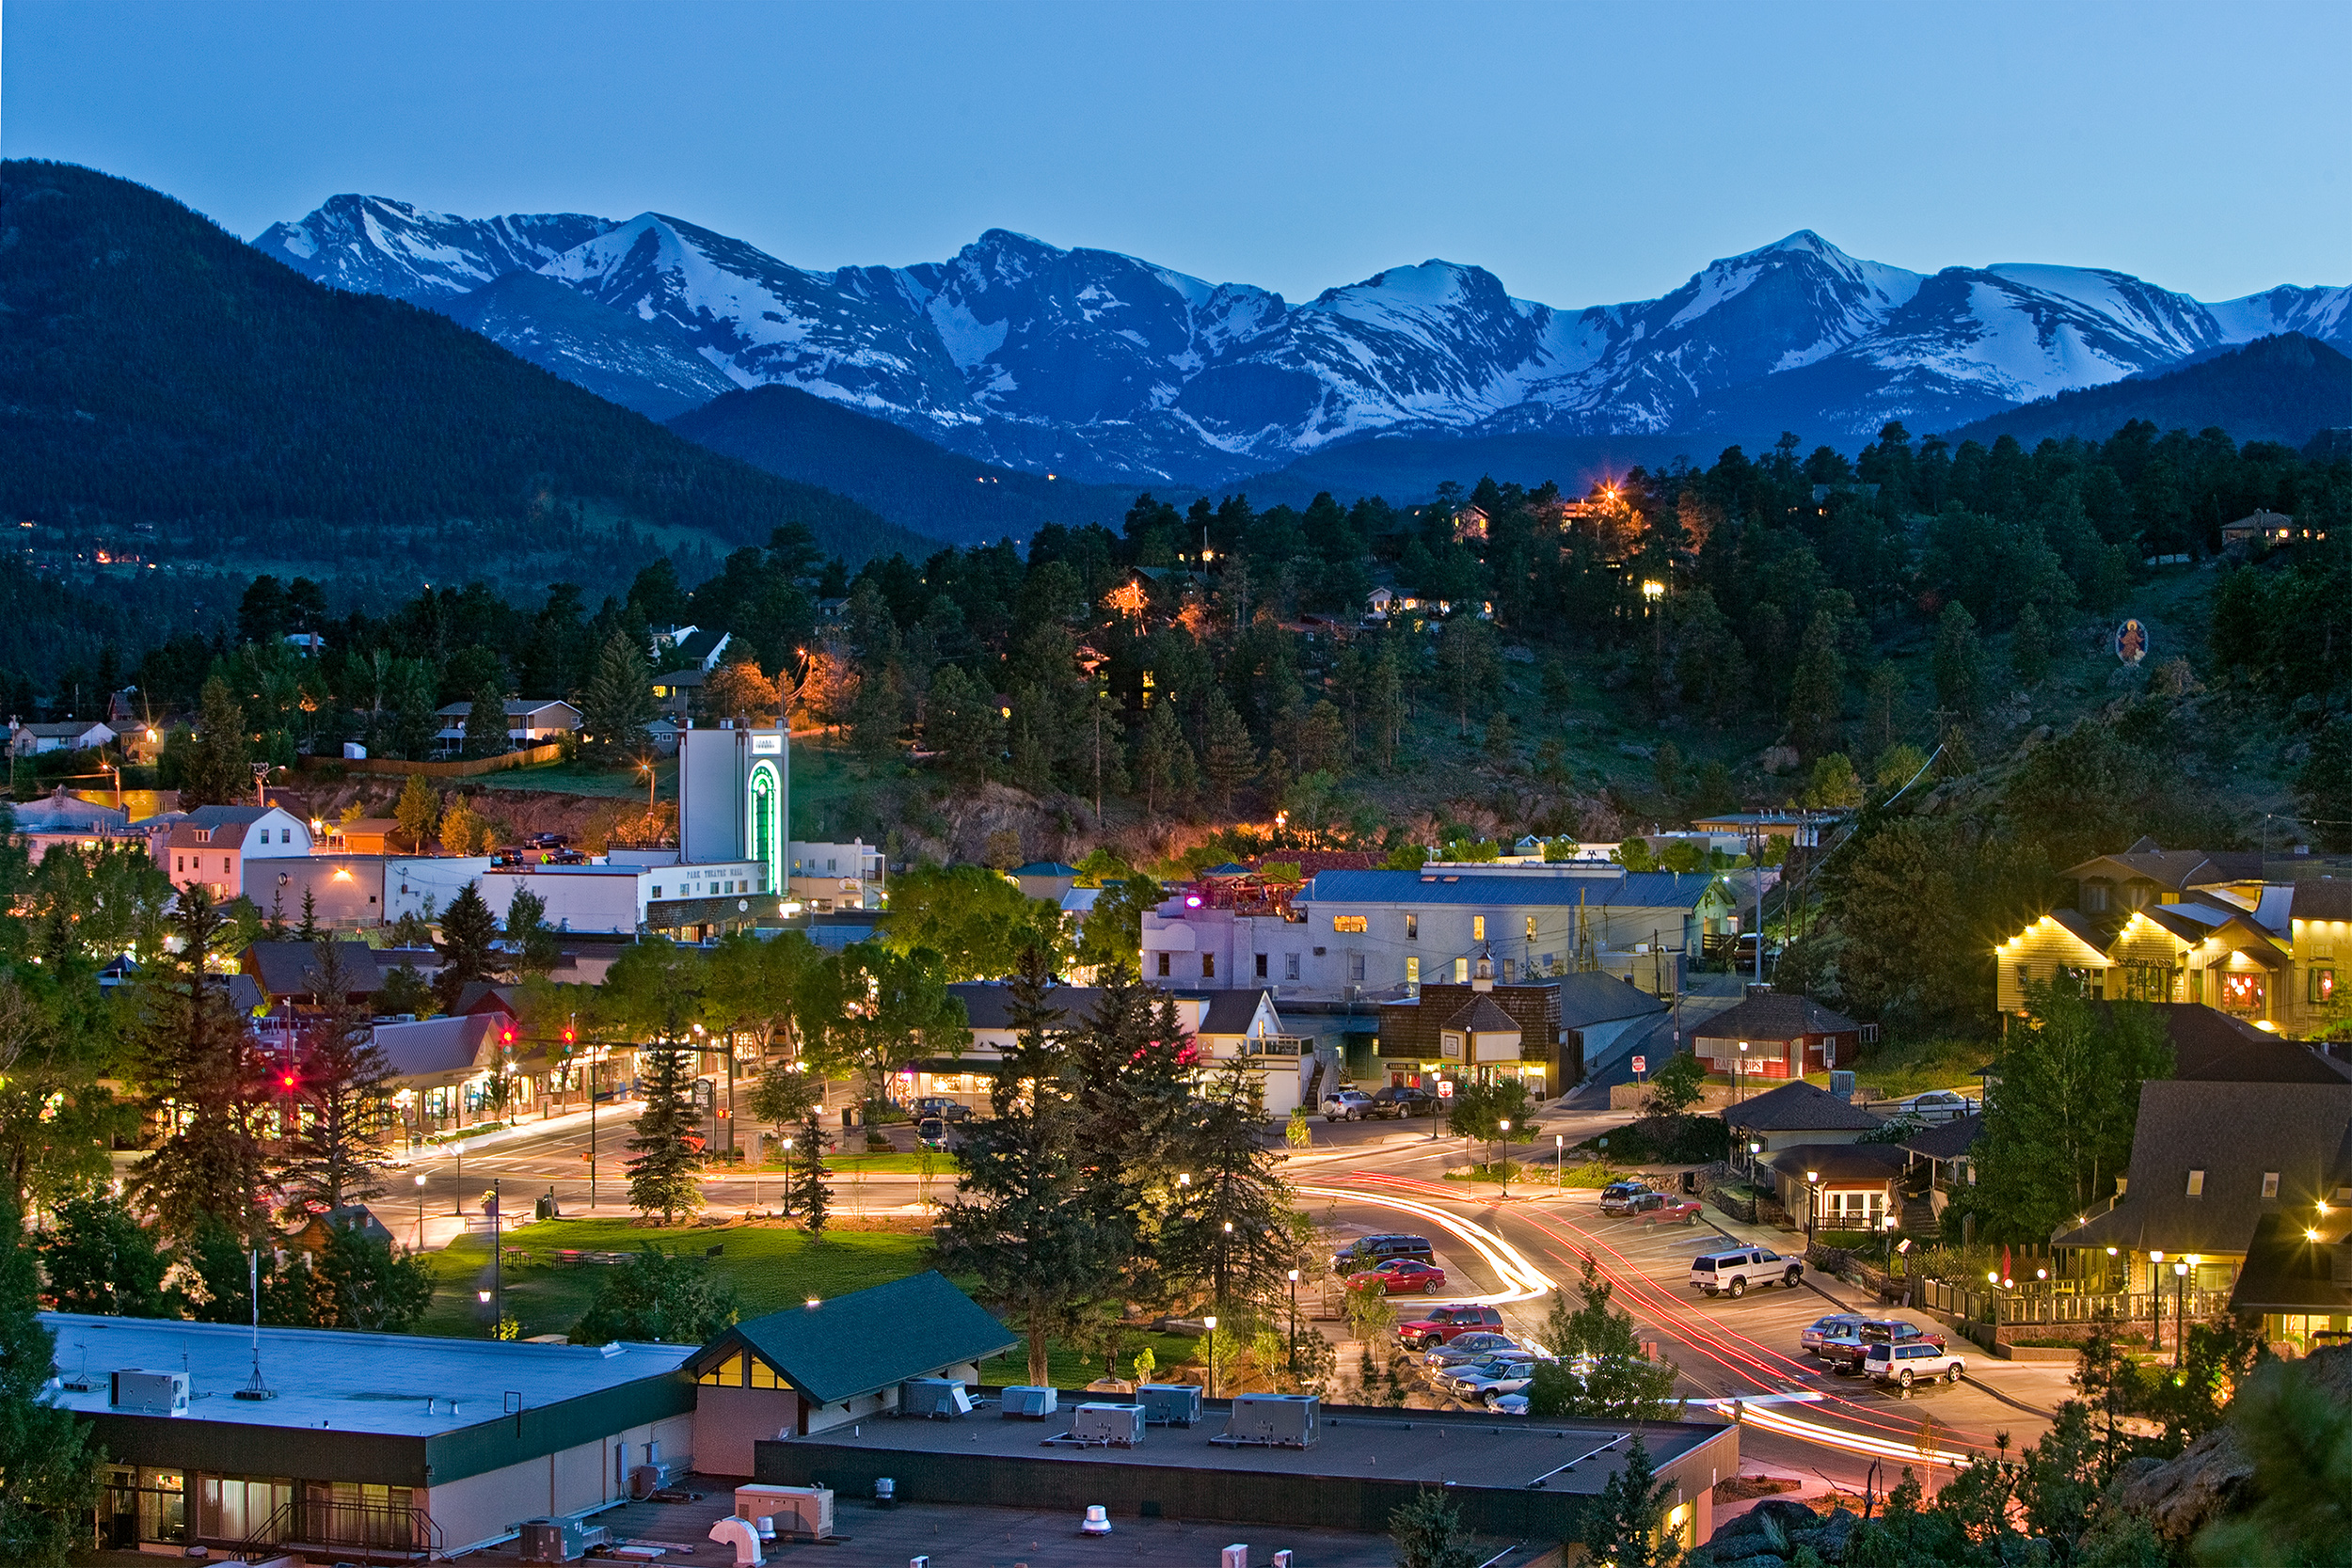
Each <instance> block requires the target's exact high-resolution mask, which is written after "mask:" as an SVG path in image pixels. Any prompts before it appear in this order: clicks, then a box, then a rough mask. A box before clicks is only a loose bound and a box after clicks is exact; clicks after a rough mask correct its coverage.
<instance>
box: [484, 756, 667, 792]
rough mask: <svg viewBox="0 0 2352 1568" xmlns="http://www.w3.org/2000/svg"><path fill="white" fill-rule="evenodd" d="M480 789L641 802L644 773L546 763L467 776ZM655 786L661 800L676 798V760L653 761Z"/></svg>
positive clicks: (575, 764) (643, 790) (624, 769)
mask: <svg viewBox="0 0 2352 1568" xmlns="http://www.w3.org/2000/svg"><path fill="white" fill-rule="evenodd" d="M466 784H467V785H468V786H469V787H471V788H480V789H544V790H549V791H552V792H553V793H555V794H558V795H612V796H617V797H621V798H623V799H628V800H638V801H643V800H644V798H645V775H644V774H643V773H640V772H639V771H637V769H636V768H590V767H588V766H586V765H584V764H581V763H577V762H546V763H541V764H540V765H539V766H538V767H536V768H501V769H500V770H499V771H497V772H495V773H484V774H481V775H479V776H477V777H474V778H470V779H468V780H467V781H466ZM654 788H655V789H656V790H657V791H658V792H659V793H660V798H661V799H662V800H676V799H677V759H676V758H675V757H673V758H671V759H670V760H669V761H667V762H657V763H655V764H654Z"/></svg>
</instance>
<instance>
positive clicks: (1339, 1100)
mask: <svg viewBox="0 0 2352 1568" xmlns="http://www.w3.org/2000/svg"><path fill="white" fill-rule="evenodd" d="M1371 1114H1372V1096H1370V1095H1368V1094H1366V1093H1365V1092H1364V1091H1363V1090H1361V1089H1334V1090H1332V1091H1331V1092H1330V1093H1329V1094H1327V1095H1325V1096H1324V1097H1323V1119H1324V1120H1326V1121H1361V1120H1363V1119H1364V1117H1367V1116H1370V1115H1371Z"/></svg>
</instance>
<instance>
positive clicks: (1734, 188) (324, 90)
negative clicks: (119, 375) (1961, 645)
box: [0, 0, 2352, 306]
mask: <svg viewBox="0 0 2352 1568" xmlns="http://www.w3.org/2000/svg"><path fill="white" fill-rule="evenodd" d="M5 25H6V31H5V37H4V38H0V150H5V151H6V152H7V154H8V155H9V156H11V157H44V158H61V159H69V160H72V161H74V162H78V163H84V164H88V165H91V166H96V167H98V168H102V169H105V170H108V171H110V172H112V173H116V174H120V175H124V176H127V177H129V178H132V179H135V180H138V181H142V182H146V183H149V184H151V185H154V186H156V187H158V188H160V189H162V190H164V191H166V192H168V193H169V194H171V195H173V196H176V197H178V198H181V199H182V200H184V201H186V202H187V203H189V204H190V205H191V206H193V207H195V208H197V209H198V210H199V211H201V212H204V213H207V214H211V215H212V216H213V217H214V218H215V219H217V220H218V221H219V222H221V223H222V224H224V225H225V226H227V227H228V228H230V229H231V230H235V231H236V232H237V233H239V234H242V235H245V236H247V237H250V236H252V235H253V234H255V233H257V232H259V231H260V230H262V228H264V227H265V226H267V225H268V224H269V223H270V222H272V221H273V220H276V219H278V218H291V217H297V216H299V215H301V214H304V213H306V212H308V211H310V208H312V207H313V206H315V205H316V204H317V203H318V202H319V201H320V200H321V199H322V198H325V197H326V196H328V195H330V194H332V193H334V192H338V191H362V192H367V193H370V194H374V195H382V196H389V197H395V198H402V199H405V200H409V201H414V202H417V203H419V204H421V205H423V206H428V207H434V208H437V209H439V210H441V211H445V212H452V213H460V214H468V215H483V214H493V213H501V212H533V211H538V212H545V211H551V210H562V211H578V212H588V213H596V214H603V215H605V216H608V217H612V218H623V217H628V216H629V215H632V214H635V213H638V212H641V211H644V210H646V209H653V210H656V211H660V212H663V213H668V214H673V215H675V216H678V217H682V218H686V219H689V220H691V221H693V222H696V223H700V224H704V225H706V226H707V227H709V228H712V229H716V230H721V231H723V232H725V233H728V234H733V235H738V236H740V237H742V238H744V239H746V240H749V241H751V242H752V243H753V244H755V245H759V246H760V247H761V248H763V249H766V250H768V251H771V253H773V254H775V255H777V256H779V257H782V258H783V259H785V260H787V261H793V262H796V263H799V264H801V265H804V266H820V267H830V266H836V265H841V264H844V263H851V262H856V263H873V262H882V263H891V264H902V263H905V262H909V261H923V260H936V259H944V258H946V257H947V256H949V255H951V254H953V252H954V251H955V250H956V248H957V247H958V246H960V245H963V244H964V243H966V242H968V241H969V240H971V239H972V238H973V237H974V236H975V235H977V233H978V232H979V231H980V230H983V229H986V228H989V227H992V226H998V227H1003V228H1008V229H1015V230H1022V231H1024V232H1026V233H1030V234H1034V235H1037V236H1039V237H1040V238H1042V239H1045V240H1047V241H1050V242H1052V243H1054V244H1057V245H1096V246H1101V247H1104V248H1108V249H1114V250H1121V251H1126V252H1128V253H1130V254H1133V255H1137V256H1141V257H1145V258H1148V259H1150V260H1152V261H1156V262H1159V263H1161V264H1164V265H1167V266H1170V267H1174V268H1177V269H1179V270H1181V271H1184V272H1188V273H1192V274H1195V275H1197V276H1200V277H1206V278H1209V279H1211V280H1213V281H1225V280H1237V281H1246V282H1250V283H1256V284H1260V285H1263V286H1265V287H1269V288H1273V289H1278V290H1279V291H1280V292H1281V293H1283V294H1284V295H1285V296H1286V297H1288V298H1291V299H1293V300H1297V299H1302V298H1307V297H1311V295H1312V294H1314V293H1317V292H1318V291H1320V290H1322V289H1324V288H1327V287H1329V286H1333V285H1337V284H1343V283H1348V282H1353V281H1356V280H1358V279H1359V278H1362V277H1366V276H1368V275H1370V274H1371V273H1373V272H1375V271H1377V270H1379V269H1380V268H1382V267H1384V266H1390V265H1393V264H1397V263H1408V262H1414V261H1422V260H1424V259H1426V258H1428V257H1432V256H1442V257H1445V258H1447V259H1449V260H1453V261H1469V262H1476V263H1479V264H1481V265H1484V266H1486V267H1487V268H1489V269H1490V270H1492V271H1493V272H1495V273H1496V274H1497V275H1498V276H1500V277H1502V281H1503V283H1504V284H1505V286H1506V287H1508V288H1509V289H1510V290H1511V292H1512V293H1516V294H1518V295H1520V296H1522V297H1525V298H1533V299H1540V300H1543V301H1546V302H1547V303H1550V304H1554V305H1563V306H1581V305H1589V304H1599V303H1607V302H1612V301H1616V300H1623V299H1635V298H1645V297H1649V296H1653V295H1656V294H1659V293H1663V292H1665V291H1666V290H1668V289H1671V288H1673V287H1675V286H1676V285H1677V284H1679V283H1680V282H1681V281H1682V280H1683V279H1684V278H1685V277H1688V276H1689V275H1690V274H1691V273H1692V272H1693V271H1694V270H1696V269H1697V268H1699V267H1701V266H1703V265H1704V264H1705V263H1706V262H1707V261H1709V260H1710V259H1712V258H1715V257H1719V256H1725V255H1731V254H1734V253H1736V252H1739V251H1741V250H1747V249H1751V248H1754V247H1755V246H1757V245H1764V244H1767V243H1769V242H1771V241H1772V240H1774V239H1777V238H1779V237H1780V236H1781V235H1783V234H1786V233H1788V232H1789V231H1791V230H1797V229H1807V228H1809V229H1813V230H1818V231H1820V233H1821V234H1822V235H1824V236H1825V237H1827V238H1828V239H1829V240H1831V241H1832V242H1833V243H1835V244H1836V245H1840V246H1842V247H1844V248H1845V249H1846V250H1848V251H1850V252H1851V253H1853V254H1855V255H1858V256H1863V257H1867V258H1871V259H1874V260H1878V261H1889V262H1894V263H1896V264H1898V265H1901V266H1906V267H1912V268H1915V269H1919V270H1923V271H1932V270H1934V269H1935V268H1937V267H1941V266H1947V265H1954V264H1985V263H1990V262H1995V261H2050V262H2065V263H2073V264H2079V265H2095V266H2108V267H2115V268H2118V269H2121V270H2123V271H2126V272H2132V273H2136V274H2138V275H2140V276H2142V277H2146V278H2148V279H2150V280H2151V281H2153V282H2156V283H2160V284H2163V285H2165V286H2167V287H2169V288H2174V289H2181V290H2185V291H2186V292H2188V293H2193V294H2196V295H2198V296H2199V297H2201V298H2205V299H2220V298H2226V297H2230V296H2234V295H2238V294H2244V293H2251V292H2253V291H2255V290H2258V289H2262V288H2266V287H2269V286H2270V285H2273V284H2278V283H2344V282H2352V178H2347V174H2346V163H2347V160H2348V159H2352V93H2347V92H2346V91H2345V90H2344V80H2345V77H2344V72H2345V63H2346V61H2347V60H2352V4H2347V3H2346V0H2322V3H2318V4H2296V3H2289V0H2271V3H2267V4H2252V5H2249V4H2243V3H2240V4H2233V5H2196V4H2187V3H2181V0H2170V3H2168V0H2157V3H2154V4H2150V3H2148V0H2135V3H2132V4H2116V5H2106V4H2074V5H2068V4H2059V3H2053V0H2036V3H2033V4H2026V5H2010V4H1994V3H1971V4H1965V5H1962V4H1953V3H1948V0H1947V3H1945V4H1940V5H1927V4H1901V3H1898V4H1894V5H1864V4H1845V5H1819V4H1800V3H1795V0H1779V3H1772V4H1748V3H1741V4H1715V5H1707V4H1685V5H1672V4H1661V3H1656V0H1653V3H1648V4H1633V5H1614V4H1587V5H1571V4H1551V5H1513V4H1503V3H1500V0H1487V3H1483V4H1477V5H1457V6H1445V5H1437V4H1425V3H1424V4H1391V3H1384V0H1351V3H1347V4H1309V3H1289V4H1283V3H1266V0H1258V3H1252V4H1232V5H1229V4H1184V5H1179V4H1146V3H1137V0H1093V3H1089V4H1062V3H1054V0H1028V3H1023V4H961V5H934V4H914V3H901V4H889V3H873V4H849V3H834V4H813V3H803V4H785V3H765V4H753V3H739V0H693V3H653V0H646V3H640V4H622V3H616V0H602V3H599V0H568V3H563V4H541V3H535V0H487V3H485V0H464V3H460V4H446V3H440V0H397V3H394V0H386V3H380V4H353V3H345V4H335V3H332V0H327V3H320V0H305V3H301V4H259V3H254V4H244V3H238V0H202V3H199V4H191V3H188V0H170V3H167V4H161V5H135V4H113V3H108V0H10V3H9V4H8V7H7V11H6V18H5Z"/></svg>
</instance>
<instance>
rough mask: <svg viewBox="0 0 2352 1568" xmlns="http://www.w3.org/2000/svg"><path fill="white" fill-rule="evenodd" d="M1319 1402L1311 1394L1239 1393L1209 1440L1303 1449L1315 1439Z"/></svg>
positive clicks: (1319, 1413) (1318, 1417)
mask: <svg viewBox="0 0 2352 1568" xmlns="http://www.w3.org/2000/svg"><path fill="white" fill-rule="evenodd" d="M1321 1413H1322V1404H1321V1402H1320V1401H1318V1400H1317V1399H1316V1398H1315V1397H1314V1396H1313V1395H1312V1394H1240V1395H1236V1396H1235V1397H1234V1399H1233V1409H1232V1415H1230V1416H1229V1417H1227V1418H1226V1421H1225V1431H1224V1432H1223V1433H1222V1434H1220V1435H1219V1436H1217V1437H1216V1438H1214V1439H1212V1441H1215V1442H1218V1443H1226V1444H1249V1445H1252V1446H1258V1445H1263V1446H1267V1447H1273V1448H1284V1449H1303V1448H1306V1447H1307V1446H1308V1445H1309V1444H1311V1443H1312V1442H1313V1441H1314V1440H1315V1429H1316V1426H1317V1424H1318V1422H1319V1420H1320V1418H1321Z"/></svg>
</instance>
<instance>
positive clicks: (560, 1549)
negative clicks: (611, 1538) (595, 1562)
mask: <svg viewBox="0 0 2352 1568" xmlns="http://www.w3.org/2000/svg"><path fill="white" fill-rule="evenodd" d="M604 1544H606V1534H605V1528H604V1527H603V1526H602V1525H590V1524H584V1523H582V1522H581V1521H580V1520H578V1519H525V1520H524V1521H523V1522H522V1552H523V1560H524V1561H525V1562H577V1561H579V1560H580V1559H581V1558H583V1557H586V1556H587V1555H588V1552H589V1550H590V1548H592V1547H596V1546H601V1545H604Z"/></svg>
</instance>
